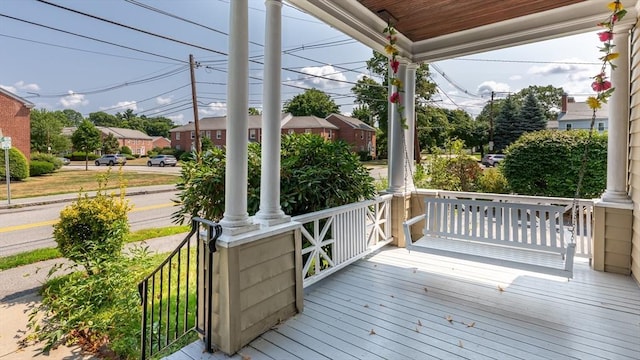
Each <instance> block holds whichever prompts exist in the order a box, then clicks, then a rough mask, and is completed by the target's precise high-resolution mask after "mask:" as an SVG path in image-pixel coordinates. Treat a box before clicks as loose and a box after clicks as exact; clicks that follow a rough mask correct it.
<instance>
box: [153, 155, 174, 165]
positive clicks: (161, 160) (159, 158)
mask: <svg viewBox="0 0 640 360" xmlns="http://www.w3.org/2000/svg"><path fill="white" fill-rule="evenodd" d="M177 163H178V160H176V157H175V156H173V155H156V156H152V157H150V158H149V161H147V166H153V165H158V166H160V167H165V166H166V165H171V166H176V164H177Z"/></svg>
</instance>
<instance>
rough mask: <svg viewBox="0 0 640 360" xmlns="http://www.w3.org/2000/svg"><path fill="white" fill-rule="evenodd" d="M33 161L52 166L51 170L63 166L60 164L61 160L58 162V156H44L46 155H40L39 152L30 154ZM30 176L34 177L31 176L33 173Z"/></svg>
mask: <svg viewBox="0 0 640 360" xmlns="http://www.w3.org/2000/svg"><path fill="white" fill-rule="evenodd" d="M33 160H37V161H46V162H48V163H51V164H53V170H58V169H60V168H61V167H62V165H64V164H63V163H62V160H60V158H59V157H58V156H55V155H51V154H46V153H41V152H32V153H31V161H33ZM31 176H36V175H34V174H33V172H31Z"/></svg>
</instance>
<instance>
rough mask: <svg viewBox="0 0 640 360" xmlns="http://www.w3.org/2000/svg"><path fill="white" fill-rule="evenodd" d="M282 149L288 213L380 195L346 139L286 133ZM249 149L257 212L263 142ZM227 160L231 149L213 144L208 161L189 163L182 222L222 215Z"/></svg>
mask: <svg viewBox="0 0 640 360" xmlns="http://www.w3.org/2000/svg"><path fill="white" fill-rule="evenodd" d="M187 154H189V153H187ZM281 154H282V160H281V163H282V166H281V172H280V175H281V176H280V184H281V187H280V189H281V191H280V204H281V206H282V210H283V211H284V212H285V213H286V214H289V215H292V216H295V215H300V214H306V213H309V212H313V211H318V210H322V209H327V208H331V207H335V206H339V205H344V204H349V203H352V202H356V201H360V200H364V199H369V198H372V197H373V196H374V195H375V189H374V185H373V178H372V177H371V176H370V175H369V172H368V171H367V169H366V168H365V167H364V166H363V165H362V164H361V163H360V161H359V159H358V156H357V155H356V154H354V153H352V152H351V151H350V148H349V145H348V144H346V143H344V142H341V141H338V142H329V141H325V140H324V139H323V138H321V137H320V136H317V135H311V134H301V135H290V136H285V137H283V139H282V152H281ZM248 155H249V157H248V159H249V165H248V174H249V177H248V192H247V211H248V212H249V214H255V213H256V212H257V211H258V207H259V203H260V172H261V168H260V167H261V165H260V158H261V157H260V145H259V144H257V143H251V144H249V149H248ZM190 159H191V157H189V158H188V159H187V160H190ZM181 160H184V159H181ZM225 161H226V154H225V151H224V150H223V149H219V148H213V149H210V150H208V151H207V152H206V153H204V155H203V156H202V164H198V163H197V162H195V161H186V162H185V163H184V164H183V167H182V170H181V172H182V176H181V180H180V181H179V183H178V189H179V190H180V191H181V192H180V196H179V201H178V202H179V203H180V204H181V205H182V206H181V207H180V209H179V210H178V211H176V212H175V213H174V214H173V218H174V220H175V221H176V222H179V223H182V222H183V221H184V219H185V216H188V215H192V216H196V215H197V216H201V217H204V218H207V219H211V220H219V219H220V218H222V215H223V213H224V191H225V189H224V183H225Z"/></svg>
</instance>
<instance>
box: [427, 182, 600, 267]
mask: <svg viewBox="0 0 640 360" xmlns="http://www.w3.org/2000/svg"><path fill="white" fill-rule="evenodd" d="M419 192H420V191H419ZM424 193H426V194H428V193H433V191H431V190H426V191H424ZM435 193H436V196H437V197H441V198H451V199H471V200H489V201H496V202H509V203H520V204H536V205H561V206H564V219H563V223H564V230H565V236H564V238H565V239H566V240H567V241H570V240H571V239H572V234H571V231H572V230H573V231H575V234H573V236H574V240H575V243H576V254H575V255H576V256H578V257H587V258H591V254H592V244H593V205H594V200H589V199H579V200H578V214H577V217H576V220H577V222H578V223H577V224H576V225H575V226H574V224H572V216H571V211H572V207H573V199H570V198H556V197H542V196H521V195H504V194H488V193H475V192H459V191H445V190H438V191H435Z"/></svg>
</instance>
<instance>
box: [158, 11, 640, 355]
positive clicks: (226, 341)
mask: <svg viewBox="0 0 640 360" xmlns="http://www.w3.org/2000/svg"><path fill="white" fill-rule="evenodd" d="M289 2H290V3H292V4H293V5H295V6H297V7H299V8H300V9H302V10H304V11H306V12H308V13H310V14H312V15H314V16H316V17H318V18H319V19H320V20H322V21H324V22H326V23H328V24H329V25H331V26H334V27H336V28H337V29H339V30H341V31H343V32H345V33H346V34H348V35H350V36H352V37H353V38H355V39H357V40H359V41H361V42H363V43H364V44H366V45H368V46H370V47H371V48H373V49H375V50H378V51H380V52H383V51H384V47H385V45H387V44H388V40H387V39H386V38H385V36H384V35H383V34H382V29H384V28H385V27H386V26H388V25H389V24H392V25H393V26H395V28H396V29H397V30H398V31H399V33H398V35H397V36H398V40H397V46H398V60H399V70H398V74H397V76H398V78H399V79H400V80H402V82H403V83H404V87H403V89H401V90H403V91H402V92H401V95H400V100H399V102H398V103H397V104H390V107H389V121H388V123H389V129H388V134H389V135H388V136H389V173H388V179H389V187H388V189H387V191H386V194H387V195H383V196H382V197H380V198H378V199H375V200H370V201H368V202H365V203H362V204H354V205H348V206H345V207H341V208H338V209H330V210H326V211H324V212H321V213H319V214H309V215H303V216H301V217H297V218H294V219H291V218H290V217H288V216H287V215H286V214H284V213H283V212H282V210H281V208H280V205H279V197H280V191H279V189H280V183H279V168H280V153H279V149H280V131H279V120H280V111H281V108H280V103H281V96H280V91H279V89H280V81H281V72H280V71H281V62H280V56H281V51H282V49H281V43H280V37H281V25H280V21H281V13H280V11H281V7H282V1H280V0H266V1H265V7H266V28H265V62H264V63H265V65H264V66H265V78H264V91H263V93H264V99H263V103H264V104H263V105H264V110H263V143H262V173H261V176H262V181H261V199H260V210H259V211H258V213H257V214H256V215H255V216H253V217H250V216H249V214H247V203H246V199H247V189H246V186H245V184H246V183H247V150H246V149H247V139H246V134H247V115H246V114H247V111H246V109H247V107H248V103H247V89H248V88H247V83H248V39H247V33H248V32H247V28H248V17H247V11H248V7H247V1H246V0H234V1H232V2H231V12H230V24H231V29H230V35H231V36H230V43H229V49H230V51H229V76H230V79H233V81H229V89H228V116H227V121H228V124H227V129H228V133H227V160H228V161H227V162H226V184H227V186H226V188H225V203H226V205H225V206H226V207H225V213H224V217H223V219H222V221H221V222H220V225H221V227H222V235H221V236H220V238H219V239H218V240H217V243H216V244H217V247H218V252H216V254H215V255H214V256H213V257H212V259H213V263H212V264H210V265H208V266H207V267H206V269H204V268H203V269H201V271H202V272H206V273H207V274H208V275H207V276H208V279H213V280H212V282H210V283H209V284H208V285H203V287H199V288H200V289H204V290H203V291H204V296H202V297H200V298H199V300H198V302H199V307H198V312H203V314H207V316H208V318H209V319H210V326H209V327H207V329H206V330H205V332H207V333H209V335H208V336H209V340H211V341H210V342H208V344H211V345H212V347H211V348H210V349H207V350H214V349H221V350H222V352H224V353H227V354H236V353H237V355H234V356H235V358H238V359H247V358H251V359H261V358H266V359H269V358H273V359H283V358H294V359H295V358H302V359H319V358H331V359H343V358H361V359H369V358H390V359H393V358H416V359H422V358H441V359H451V358H470V359H476V358H478V359H479V358H483V359H484V358H493V359H512V358H513V359H517V358H520V359H533V358H547V359H561V358H574V359H589V358H593V359H603V358H604V359H630V358H640V345H638V344H640V341H638V340H640V335H639V334H640V300H639V299H640V289H639V288H638V286H637V283H636V282H635V280H634V278H633V277H635V279H638V275H640V268H639V264H640V235H638V231H637V224H638V223H639V221H640V220H639V219H640V215H638V213H637V211H636V206H637V203H638V201H640V198H639V197H638V196H639V195H638V194H640V192H638V191H637V189H638V188H640V180H639V179H638V178H637V173H638V170H637V169H638V167H639V166H640V165H638V164H640V163H638V162H637V161H638V159H640V157H639V156H638V155H637V154H636V153H637V149H638V148H640V147H638V133H640V126H637V125H638V124H640V121H638V120H640V116H639V114H640V113H638V111H637V107H636V104H637V103H638V97H637V91H638V86H637V84H638V81H637V77H638V76H639V75H638V74H639V73H638V71H637V68H638V64H640V61H639V58H638V56H637V49H638V44H640V41H637V36H636V35H633V33H632V30H633V29H635V27H636V21H637V13H638V11H637V3H636V1H635V0H625V1H622V3H623V4H624V6H625V8H627V10H628V11H629V13H628V14H627V16H626V17H625V19H624V21H623V22H621V23H619V24H617V25H616V28H615V37H614V44H615V45H616V50H617V51H618V52H619V53H620V57H619V59H618V60H616V61H615V63H616V65H617V66H618V68H617V70H616V71H615V72H613V74H612V75H611V82H612V83H613V86H614V87H615V88H616V91H615V92H614V93H613V96H612V97H611V99H610V101H609V111H610V112H609V140H608V141H609V143H608V163H607V189H606V191H605V193H604V195H603V196H602V198H601V199H598V200H597V201H596V202H595V203H594V204H592V205H593V208H592V210H589V212H588V213H589V217H588V218H587V217H586V216H587V215H586V214H584V216H583V215H582V214H581V215H580V216H579V219H580V221H584V224H582V223H581V224H570V226H571V227H573V228H574V229H580V230H579V231H580V232H581V236H583V235H584V239H581V240H580V241H582V242H581V243H580V244H579V245H578V247H579V248H580V249H581V250H580V251H581V253H577V256H579V257H580V255H582V260H580V259H578V260H576V264H575V266H574V270H575V273H574V279H573V280H571V281H567V279H566V278H558V277H549V276H546V275H540V274H538V273H530V272H526V271H521V270H515V269H512V268H503V267H499V266H494V265H486V264H481V263H475V262H469V261H463V260H456V259H455V258H445V257H440V256H435V255H427V254H419V253H413V252H412V253H408V252H407V250H406V249H403V248H402V247H404V245H405V242H406V241H407V239H405V236H404V235H403V233H402V223H403V222H404V221H406V220H407V219H409V218H410V217H412V216H415V215H418V214H420V213H421V211H424V208H422V207H421V205H420V204H421V199H422V198H423V197H425V196H440V195H443V194H429V191H435V192H436V193H437V190H425V191H422V190H416V189H414V187H413V185H412V184H411V180H410V171H411V169H412V168H413V162H412V161H409V160H408V159H413V149H414V147H413V139H414V134H413V129H414V117H415V114H414V94H415V81H414V80H415V71H416V69H417V66H418V64H419V63H421V62H429V61H435V60H439V59H445V58H451V57H456V56H461V55H466V54H471V53H477V52H482V51H487V50H492V49H498V48H504V47H509V46H514V45H518V44H524V43H529V42H535V41H541V40H545V39H549V38H553V37H560V36H565V35H570V34H575V33H579V32H585V31H595V30H597V28H596V26H595V24H596V23H598V22H600V21H603V20H605V19H606V18H607V16H608V15H609V14H610V13H609V12H608V9H607V3H608V2H609V1H605V0H591V1H580V0H565V1H555V0H551V1H549V0H537V1H527V2H522V1H518V0H513V1H477V2H472V4H471V5H470V6H468V7H466V8H465V9H464V10H461V9H459V7H460V6H459V2H456V1H443V2H438V3H436V2H432V1H417V0H416V1H385V0H341V1H330V0H290V1H289ZM472 5H473V6H472ZM454 13H455V14H456V17H455V18H452V14H454ZM445 15H446V16H445ZM434 19H437V20H434ZM440 20H442V21H440ZM440 25H442V26H440ZM397 90H398V88H396V87H394V86H390V87H389V93H394V92H396V91H397ZM398 110H401V111H398ZM401 119H404V120H406V127H405V126H404V124H403V121H401ZM407 179H409V180H407ZM465 196H467V197H468V196H469V195H465ZM514 199H515V200H514ZM487 200H492V201H504V200H503V199H498V197H497V196H496V197H494V198H493V199H487ZM511 200H512V201H519V200H517V199H516V197H514V198H513V199H511ZM527 201H528V202H529V203H538V202H540V201H542V202H549V200H547V199H544V198H542V199H535V198H534V199H528V200H527ZM527 201H525V202H524V203H526V202H527ZM558 201H560V200H556V202H555V203H557V202H558ZM583 208H584V207H583ZM591 214H593V217H591ZM587 233H588V234H587ZM385 245H387V246H385ZM393 245H395V246H396V247H397V248H394V247H392V246H393ZM328 248H330V249H331V251H330V253H327V249H328ZM589 260H591V261H589ZM595 270H600V271H606V272H614V273H619V274H612V273H606V272H598V271H595ZM620 274H622V275H620ZM630 274H631V275H632V276H633V277H631V276H628V275H630ZM287 319H289V320H287ZM167 333H168V330H167ZM203 349H204V348H203V346H202V343H201V342H198V343H194V344H192V345H190V346H188V347H186V348H184V349H182V350H181V351H180V352H178V353H175V354H174V355H172V356H171V357H170V358H174V359H182V358H188V357H187V356H189V357H191V358H194V359H201V358H205V359H208V358H213V359H224V358H228V357H227V355H223V354H222V353H221V352H216V353H213V354H205V353H203Z"/></svg>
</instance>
